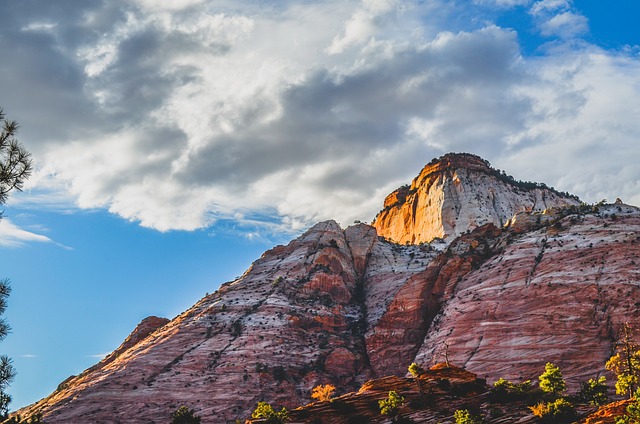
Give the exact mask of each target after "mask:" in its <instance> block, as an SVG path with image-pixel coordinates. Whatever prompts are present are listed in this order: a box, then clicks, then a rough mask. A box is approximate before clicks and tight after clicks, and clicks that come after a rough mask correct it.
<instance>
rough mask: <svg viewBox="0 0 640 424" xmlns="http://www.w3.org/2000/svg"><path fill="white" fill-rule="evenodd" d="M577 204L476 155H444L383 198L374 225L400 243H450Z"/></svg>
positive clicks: (576, 200) (573, 199) (573, 198)
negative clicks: (472, 232)
mask: <svg viewBox="0 0 640 424" xmlns="http://www.w3.org/2000/svg"><path fill="white" fill-rule="evenodd" d="M577 204H579V200H578V199H577V198H575V197H572V196H569V195H563V194H561V193H558V192H556V191H555V190H553V189H549V188H547V187H546V186H544V185H536V184H533V183H521V182H516V181H514V180H513V179H512V178H510V177H509V176H507V175H506V174H504V173H501V172H499V171H496V170H494V169H492V168H491V167H490V166H489V163H488V162H487V161H485V160H483V159H482V158H480V157H478V156H475V155H470V154H465V153H460V154H452V153H450V154H448V155H445V156H443V157H441V158H439V159H437V160H434V161H432V162H431V163H430V164H429V165H427V166H425V167H424V168H423V169H422V171H421V172H420V175H418V176H417V177H416V178H415V179H414V180H413V181H412V182H411V185H410V186H403V187H400V188H399V189H397V190H396V191H394V192H393V193H391V194H389V195H388V196H387V198H386V199H385V201H384V209H382V210H381V211H380V213H378V216H377V217H376V219H375V221H374V226H375V227H376V230H377V231H378V234H380V235H381V236H384V237H386V238H388V239H389V240H392V241H394V242H396V243H400V244H405V243H412V244H417V243H423V242H431V241H432V240H434V239H436V238H442V239H445V240H447V241H450V240H452V239H453V238H455V237H457V236H459V235H460V234H462V233H464V232H466V231H468V230H472V229H474V228H477V227H480V226H482V225H484V224H488V223H491V224H493V225H496V226H498V227H502V226H503V225H504V224H505V223H506V222H507V220H509V219H510V218H511V217H512V216H513V215H515V214H516V213H518V212H537V211H543V210H545V209H548V208H551V207H559V206H568V205H577Z"/></svg>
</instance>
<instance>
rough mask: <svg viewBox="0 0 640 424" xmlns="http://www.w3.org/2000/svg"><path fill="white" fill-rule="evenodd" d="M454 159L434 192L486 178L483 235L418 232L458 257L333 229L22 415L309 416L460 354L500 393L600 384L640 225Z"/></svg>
mask: <svg viewBox="0 0 640 424" xmlns="http://www.w3.org/2000/svg"><path fill="white" fill-rule="evenodd" d="M467 156H468V157H467ZM446 157H449V156H446ZM451 158H453V159H452V160H451V163H453V162H454V161H455V160H462V159H464V162H465V164H466V168H464V169H463V170H461V168H460V167H458V166H455V167H454V166H448V167H445V168H443V169H441V170H439V171H437V172H436V173H437V174H439V175H440V176H437V177H434V176H433V175H435V174H433V172H430V173H427V174H428V175H427V176H425V177H424V178H423V179H424V180H425V181H426V180H428V179H429V178H436V179H437V178H441V179H443V181H444V179H446V178H449V177H446V178H445V175H448V173H449V174H450V175H451V178H453V176H455V175H457V176H458V178H459V179H460V181H462V180H463V179H466V180H469V181H471V180H473V181H476V180H478V179H480V180H482V179H483V178H484V179H485V180H486V181H485V183H483V184H475V183H474V185H469V184H467V183H468V181H467V182H465V183H464V184H462V183H460V184H461V187H464V190H463V191H460V192H456V193H462V192H464V194H465V195H464V197H460V196H458V197H457V199H459V200H460V199H467V200H468V201H469V202H472V203H473V202H475V203H474V204H473V205H472V206H467V205H466V204H465V203H460V207H459V211H467V212H469V211H472V210H473V211H475V212H474V214H476V215H474V217H475V218H474V220H473V221H471V220H470V218H469V214H468V213H467V212H465V213H460V214H457V215H454V216H453V218H452V219H453V221H451V223H450V224H451V225H449V227H447V228H450V229H451V231H452V233H451V234H447V233H442V232H440V233H437V231H441V230H442V228H444V227H443V226H442V225H441V223H440V224H437V225H435V224H434V225H435V227H437V228H435V227H434V228H432V227H431V226H430V225H428V224H426V223H423V222H421V219H423V218H424V217H426V216H427V215H424V214H422V215H416V216H415V217H410V219H409V220H408V221H407V222H413V223H414V224H412V225H414V227H413V228H425V230H424V232H420V233H419V234H427V233H428V231H431V232H432V233H433V234H436V233H437V234H441V235H442V236H444V238H445V239H447V241H448V242H444V243H441V242H438V243H423V244H420V245H418V244H409V245H406V244H404V243H402V244H397V243H394V242H391V241H389V238H390V237H389V235H386V236H385V237H382V236H380V235H379V234H378V232H377V231H376V228H375V227H372V226H369V225H365V224H359V225H355V226H352V227H349V228H347V229H342V228H340V226H339V225H338V224H337V223H335V222H334V221H326V222H321V223H319V224H316V225H315V226H313V227H312V228H310V229H309V230H308V231H307V232H305V233H304V234H302V235H301V236H300V237H298V238H297V239H295V240H293V241H291V242H290V243H289V244H288V245H286V246H276V247H274V248H273V249H271V250H269V251H267V252H265V253H264V254H263V255H262V257H261V258H259V259H258V260H256V261H255V262H254V263H253V264H252V266H251V267H250V268H249V269H248V270H247V271H246V272H245V273H244V274H243V275H242V276H241V277H240V278H238V279H237V280H235V281H233V282H230V283H226V284H223V285H222V286H221V287H220V289H219V290H218V291H216V292H215V293H213V294H211V295H207V296H205V297H204V298H203V299H202V300H200V301H199V302H198V303H197V304H195V305H194V306H193V307H192V308H190V309H189V310H187V311H185V312H184V313H182V314H181V315H179V316H177V317H175V318H174V319H172V320H171V321H168V320H164V319H161V318H149V319H147V320H145V321H143V323H141V325H140V326H139V327H138V328H137V329H136V330H135V331H134V332H133V333H132V335H131V336H130V337H129V338H128V339H127V340H126V341H125V342H124V343H123V344H122V345H121V346H120V347H119V348H118V349H116V351H114V353H112V354H111V355H109V356H108V357H107V358H105V359H104V360H103V361H101V362H100V363H98V364H96V365H95V366H93V367H92V368H89V369H88V370H86V371H85V372H83V373H82V374H81V375H79V376H74V377H71V378H69V379H67V380H66V381H65V382H64V383H63V384H61V385H60V387H59V388H58V390H56V391H55V392H54V393H52V394H51V395H50V396H49V397H47V398H45V399H43V400H41V401H39V402H38V403H36V404H34V405H31V406H30V407H28V408H24V409H23V410H21V411H18V412H19V413H20V414H21V415H23V416H24V415H30V414H33V413H35V412H41V413H42V414H43V415H44V421H45V422H47V423H49V424H55V423H115V422H123V423H124V422H126V423H166V422H169V421H170V417H171V413H172V412H173V411H175V410H176V409H177V408H178V407H180V406H181V405H186V406H188V407H189V408H192V409H194V410H195V411H196V413H197V414H198V415H200V416H202V417H203V422H210V423H224V422H234V421H235V420H236V419H240V420H244V419H246V418H247V417H248V416H249V415H250V413H251V411H252V409H253V408H255V405H256V404H257V402H259V401H266V402H269V403H271V404H273V405H275V406H277V407H282V406H285V407H287V408H294V407H297V406H299V405H303V404H306V403H308V402H309V401H310V393H311V389H312V388H313V387H314V386H316V385H318V384H333V385H335V386H336V387H337V388H338V394H341V393H345V392H348V391H354V390H358V388H359V387H360V386H361V385H362V383H364V382H365V381H367V380H369V379H371V378H380V377H383V376H387V375H396V376H404V375H405V374H406V372H407V367H408V365H409V364H410V363H411V362H418V363H421V364H423V365H424V366H428V365H430V364H433V363H437V362H443V360H445V357H448V359H449V361H450V362H451V363H453V364H455V365H458V366H463V367H465V368H466V369H468V370H469V371H472V372H473V373H475V374H477V375H478V376H480V377H481V378H487V379H488V380H489V381H490V382H492V381H494V380H497V379H498V378H499V377H504V378H508V379H513V380H519V379H535V378H536V377H537V376H538V375H540V373H541V370H542V369H543V368H544V364H545V363H546V362H549V361H551V362H554V363H556V365H559V366H560V367H561V368H562V371H563V373H564V375H565V376H566V377H567V379H568V382H569V384H570V387H576V385H577V383H578V382H579V381H583V380H585V379H587V378H590V377H593V376H595V375H596V374H597V373H598V372H600V371H602V370H603V367H604V362H605V360H606V358H607V356H608V355H609V354H610V352H611V349H612V345H613V342H614V340H615V337H616V330H617V328H618V326H619V325H620V324H621V323H623V322H627V321H628V322H638V319H640V316H639V313H638V311H639V310H640V308H639V307H638V306H640V272H639V271H638V264H639V263H640V262H639V261H640V259H638V258H640V210H639V209H638V208H635V207H632V206H627V205H624V204H622V203H618V204H615V205H601V206H599V207H586V206H584V205H583V206H574V205H573V204H574V203H576V200H575V199H573V198H571V197H568V196H561V195H559V194H557V193H555V192H552V191H549V190H547V189H543V188H540V187H538V188H533V189H531V190H524V189H518V188H517V187H515V186H512V185H510V184H508V183H505V182H503V181H502V180H500V179H497V182H496V178H497V177H495V175H493V174H491V172H489V171H486V170H487V169H488V168H487V166H486V163H485V162H484V161H482V160H481V159H478V158H476V157H474V156H470V155H453V156H450V159H451ZM473 161H475V162H473ZM470 164H471V165H470ZM431 166H435V165H431ZM438 166H440V165H438ZM425 169H426V168H425ZM423 174H425V172H423V173H422V174H421V175H423ZM472 174H473V175H474V176H473V178H471V177H469V176H470V175H472ZM476 174H478V175H476ZM463 175H464V176H465V177H462V176H463ZM419 180H420V177H418V178H417V179H416V180H414V183H415V185H416V187H422V186H424V187H427V186H434V185H433V184H430V185H429V184H423V183H421V182H419ZM466 180H465V181H466ZM416 181H418V182H416ZM420 181H422V180H420ZM452 181H453V179H452ZM447 184H449V183H447ZM451 184H454V183H453V182H452V183H451ZM454 185H455V184H454ZM498 187H500V190H498ZM471 189H473V190H489V189H493V193H494V194H492V195H489V194H487V193H488V192H486V191H481V192H479V193H477V194H472V193H471V192H470V191H469V190H471ZM518 190H520V191H518ZM417 193H418V191H416V192H415V193H414V194H417ZM501 193H506V194H505V196H506V198H505V200H503V199H502V198H501V197H500V196H502V194H501ZM536 193H537V194H536ZM394 196H395V199H398V200H394V202H397V201H399V199H401V198H402V195H400V196H399V195H398V193H396V194H395V195H394ZM410 196H411V195H407V196H405V201H403V202H404V203H402V205H404V204H407V201H408V200H406V199H409V198H410ZM490 196H494V199H495V201H492V202H490V203H486V201H485V200H482V199H487V198H490ZM496 196H497V197H496ZM518 196H520V197H518ZM531 196H533V197H531ZM536 196H537V197H536ZM443 197H445V196H444V195H443ZM416 198H417V197H416ZM388 199H389V198H388ZM474 199H475V200H474ZM523 199H524V200H523ZM527 199H528V200H527ZM549 199H555V200H553V202H551V201H550V200H549ZM422 200H423V198H422V197H420V200H419V201H420V202H421V201H422ZM465 201H466V200H465ZM529 201H530V203H527V202H529ZM552 203H553V205H555V207H553V208H550V206H552ZM414 204H415V203H414ZM441 204H442V205H444V203H441ZM489 204H490V205H494V206H492V207H490V208H489V207H488V206H487V205H489ZM402 205H399V206H398V207H397V208H396V206H393V207H391V208H390V209H389V211H391V210H392V209H393V208H396V209H397V210H401V209H402V208H403V206H402ZM478 205H484V206H482V207H479V206H478ZM495 205H502V206H500V207H498V206H495ZM517 205H518V206H517ZM522 205H529V206H526V207H524V209H525V210H524V211H523V210H522ZM563 205H569V206H563ZM509 208H512V209H513V210H515V213H514V214H513V215H512V216H507V211H508V209H509ZM527 208H529V211H527V210H526V209H527ZM538 209H544V210H545V211H544V213H542V212H533V211H536V210H538ZM403 210H404V209H403ZM412 210H413V209H411V208H409V209H406V210H404V211H405V212H407V213H410V212H411V211H412ZM418 211H419V208H416V214H417V213H418ZM497 211H499V213H498V212H497ZM403 213H404V212H403ZM469 213H470V212H469ZM485 213H486V216H485V215H482V214H485ZM477 214H480V215H479V216H478V215H477ZM445 215H446V214H445V213H444V212H443V213H442V214H441V216H445ZM429 216H430V215H429ZM497 217H499V218H500V219H501V221H500V220H499V221H498V222H494V220H495V219H497ZM503 224H504V225H503ZM376 225H378V221H376ZM463 226H467V228H468V229H469V230H470V231H467V229H465V230H464V231H463V228H464V227H463ZM438 228H439V229H438ZM421 231H422V230H421ZM455 233H460V234H461V235H460V236H458V237H454V234H455ZM403 234H405V233H403ZM400 241H401V240H400ZM414 241H416V240H414ZM447 346H448V347H447Z"/></svg>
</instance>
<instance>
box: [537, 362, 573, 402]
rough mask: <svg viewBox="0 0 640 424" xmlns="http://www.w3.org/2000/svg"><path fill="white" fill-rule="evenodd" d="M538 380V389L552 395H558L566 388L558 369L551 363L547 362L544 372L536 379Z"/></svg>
mask: <svg viewBox="0 0 640 424" xmlns="http://www.w3.org/2000/svg"><path fill="white" fill-rule="evenodd" d="M538 380H540V389H541V390H542V391H543V392H546V393H550V394H552V395H560V394H562V392H564V391H565V390H566V388H567V385H566V384H565V382H564V378H563V377H562V372H561V371H560V368H558V367H556V366H555V365H553V364H552V363H551V362H547V364H546V365H545V366H544V372H543V373H542V374H541V375H540V377H538Z"/></svg>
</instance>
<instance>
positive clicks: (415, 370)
mask: <svg viewBox="0 0 640 424" xmlns="http://www.w3.org/2000/svg"><path fill="white" fill-rule="evenodd" d="M409 372H410V373H411V375H412V376H414V377H419V376H421V375H422V374H424V373H425V371H424V368H422V367H421V366H420V365H418V364H416V363H415V362H413V363H411V365H409Z"/></svg>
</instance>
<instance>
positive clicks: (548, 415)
mask: <svg viewBox="0 0 640 424" xmlns="http://www.w3.org/2000/svg"><path fill="white" fill-rule="evenodd" d="M529 409H531V412H533V415H535V416H536V417H538V418H539V419H540V421H541V422H543V423H566V422H571V421H573V420H574V418H575V417H576V410H575V408H574V407H573V405H572V404H571V403H570V402H569V401H567V400H566V399H564V398H559V399H556V400H555V401H554V402H547V403H544V402H541V403H539V404H537V405H535V406H530V407H529Z"/></svg>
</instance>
